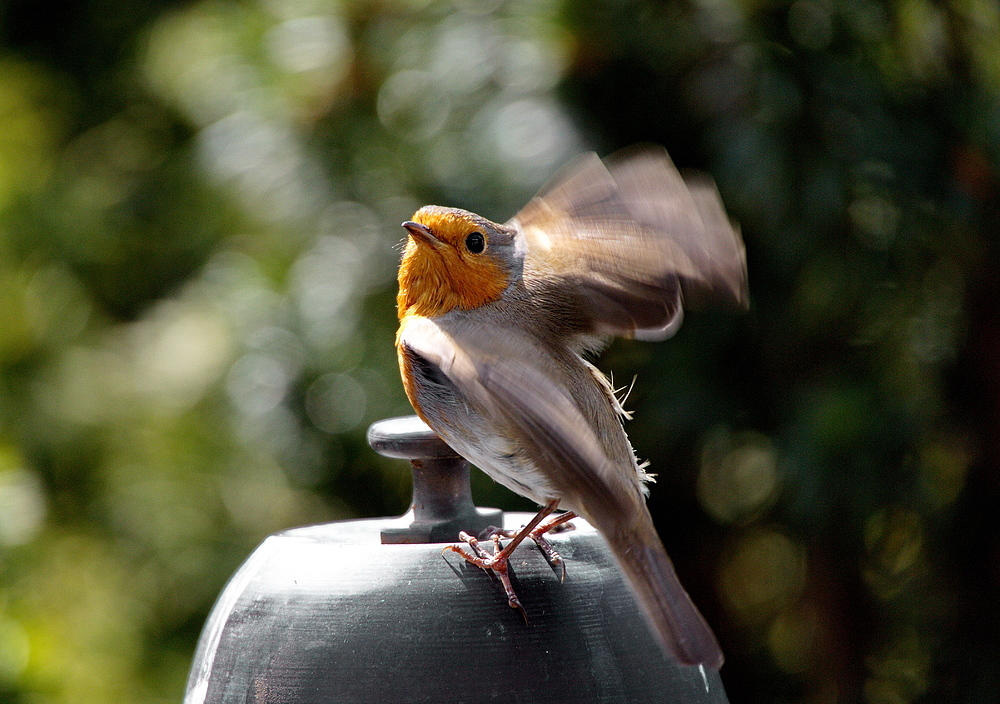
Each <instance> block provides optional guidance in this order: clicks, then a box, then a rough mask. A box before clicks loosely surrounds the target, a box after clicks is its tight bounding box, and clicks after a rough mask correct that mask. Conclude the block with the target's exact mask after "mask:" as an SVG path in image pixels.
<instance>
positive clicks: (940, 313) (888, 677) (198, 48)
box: [0, 0, 1000, 704]
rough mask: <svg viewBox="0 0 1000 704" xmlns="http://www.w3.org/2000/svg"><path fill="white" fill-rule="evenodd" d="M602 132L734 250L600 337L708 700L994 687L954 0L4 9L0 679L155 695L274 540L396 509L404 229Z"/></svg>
mask: <svg viewBox="0 0 1000 704" xmlns="http://www.w3.org/2000/svg"><path fill="white" fill-rule="evenodd" d="M634 142H656V143H661V144H663V145H665V146H666V147H667V148H668V150H670V152H671V154H672V155H673V157H674V160H675V161H676V162H677V164H678V165H679V166H681V167H683V168H694V169H700V170H704V171H707V172H709V173H710V174H712V175H713V176H714V178H715V179H716V181H717V182H718V185H719V188H720V190H721V192H722V195H723V198H724V200H725V202H726V204H727V207H728V208H729V211H730V213H731V215H732V216H733V218H734V219H736V220H737V221H739V222H740V223H741V226H742V229H743V234H744V238H745V240H746V244H747V252H748V260H749V269H750V284H751V288H750V290H751V299H752V301H751V308H750V311H749V312H748V313H746V314H743V315H738V314H733V313H728V312H718V311H714V312H713V311H706V312H692V313H691V314H689V315H688V316H687V319H686V320H685V324H684V326H683V327H682V329H681V331H680V332H679V333H678V334H677V336H676V337H675V338H674V339H673V340H671V341H669V342H667V343H662V344H656V345H651V344H643V343H636V342H624V341H619V342H616V343H615V344H614V345H613V346H612V347H611V348H610V349H609V350H608V351H607V352H606V354H605V355H604V357H603V360H602V361H601V364H602V367H603V368H605V369H606V370H609V371H612V372H613V373H614V376H615V379H616V380H617V382H618V383H619V384H621V383H623V382H624V383H626V384H627V383H628V382H629V381H630V380H631V379H632V378H633V376H636V377H637V381H636V384H635V388H634V390H633V392H632V394H631V397H630V399H629V402H628V404H627V405H628V407H630V408H631V410H633V411H634V413H635V417H636V420H635V421H634V422H632V423H630V424H629V426H628V429H629V431H630V434H631V436H632V438H633V441H634V444H635V445H636V449H637V452H638V454H639V456H640V457H641V458H646V459H649V460H650V461H651V463H652V469H653V471H655V472H657V474H658V482H657V483H656V484H655V485H654V486H653V491H652V496H651V499H650V506H651V509H652V511H653V513H654V516H655V518H656V520H657V523H658V526H659V528H660V532H661V534H662V536H663V539H664V542H665V543H666V544H667V547H668V549H669V550H670V552H671V554H672V555H673V556H674V557H675V560H676V562H677V564H678V570H679V571H680V573H681V575H682V577H683V579H684V581H685V583H686V584H687V585H688V587H689V589H690V591H691V592H692V593H693V594H694V596H695V599H696V601H697V602H698V603H699V604H700V605H701V606H702V607H703V610H704V611H705V613H706V615H707V616H708V618H709V621H710V622H711V623H712V624H713V625H714V627H715V628H716V630H717V632H718V634H719V636H720V639H721V640H722V642H723V647H724V650H725V651H726V654H727V662H726V665H725V667H724V669H723V671H722V674H723V679H724V681H725V683H726V685H727V689H728V692H729V695H730V698H731V700H732V701H733V702H734V703H735V702H823V703H826V702H855V701H865V702H885V703H887V704H897V703H899V704H905V703H908V702H918V701H926V702H931V701H933V702H985V701H997V700H998V698H1000V684H998V683H1000V633H998V625H1000V624H998V605H997V604H998V599H997V595H998V594H1000V589H998V587H1000V584H998V582H1000V536H998V528H997V525H998V524H997V521H996V519H995V511H996V507H997V500H998V498H1000V497H998V494H1000V482H998V475H997V466H998V453H1000V444H998V440H997V438H998V430H1000V414H998V409H1000V357H998V353H1000V318H998V315H997V313H998V310H997V309H998V300H1000V298H998V296H1000V285H998V277H997V274H996V271H995V269H994V266H995V263H996V261H997V258H996V254H997V252H996V247H997V237H996V236H997V231H998V218H997V202H998V201H997V163H998V160H1000V8H998V6H997V5H996V4H995V3H994V2H992V1H984V0H940V1H938V2H931V1H929V0H893V1H886V2H877V1H875V0H795V1H794V2H786V1H782V0H779V1H769V0H692V1H691V2H679V1H676V0H667V1H665V2H655V1H652V0H650V1H646V2H643V1H635V2H630V1H628V0H617V1H610V0H609V1H607V2H584V1H582V0H567V1H565V2H555V1H552V0H540V1H534V0H532V1H529V0H510V1H509V2H503V1H501V0H491V1H490V2H478V1H475V0H461V1H459V0H455V1H454V2H452V3H444V2H441V3H438V2H426V1H424V0H410V1H409V2H406V1H403V0H399V1H398V2H388V1H387V2H374V1H372V2H337V1H336V0H256V1H255V0H241V1H233V2H223V1H222V0H201V1H200V2H144V3H135V2H128V1H125V0H88V1H86V2H78V3H75V4H71V5H70V6H66V5H65V4H64V3H53V2H28V1H26V0H19V1H15V2H7V3H4V4H3V5H2V6H0V701H5V702H6V701H9V702H17V703H24V704H27V703H29V702H31V703H33V704H34V703H37V702H45V703H48V702H52V703H57V702H66V703H67V704H86V703H87V702H94V703H95V704H96V703H101V704H103V703H105V702H116V703H120V704H127V703H129V702H176V701H179V700H180V698H181V695H182V692H183V686H184V680H185V677H186V675H187V669H188V667H189V665H190V660H191V656H192V653H193V648H194V644H195V640H196V638H197V636H198V633H199V630H200V628H201V625H202V623H203V621H204V618H205V616H206V614H207V610H208V609H209V608H210V606H211V604H212V601H213V599H214V598H215V596H216V594H217V593H218V592H219V590H220V589H221V587H222V585H223V584H224V582H225V580H226V578H227V577H228V576H229V574H231V572H232V571H233V570H234V569H235V568H236V566H237V565H238V564H239V563H240V562H241V561H242V560H243V559H244V557H245V556H246V555H247V554H248V553H249V552H250V551H251V550H252V549H253V547H254V546H255V545H256V544H257V543H258V542H259V541H260V540H261V539H263V537H264V536H266V535H267V534H269V533H271V532H274V531H277V530H281V529H283V528H287V527H290V526H295V525H301V524H305V523H310V522H317V521H326V520H333V519H342V518H352V517H360V516H375V515H392V514H398V513H401V512H402V511H403V510H404V509H405V507H406V504H407V501H408V492H409V481H408V473H407V469H406V467H405V466H402V465H401V463H398V462H391V461H388V460H382V459H381V458H378V457H377V456H375V455H374V454H373V453H372V452H371V451H370V450H369V449H368V448H367V446H366V445H365V442H364V431H365V429H366V428H367V426H368V424H369V423H371V422H372V421H374V420H377V419H379V418H382V417H386V416H389V415H395V414H402V413H407V412H408V407H407V405H406V401H405V397H404V396H403V394H402V389H401V387H400V384H399V382H398V378H397V372H396V370H395V359H394V350H393V344H392V343H393V332H394V328H395V311H394V295H395V283H394V277H395V266H396V263H397V258H398V243H399V242H400V241H401V240H402V231H401V230H400V229H399V223H400V222H401V221H402V220H404V219H406V218H407V217H409V215H411V214H412V212H413V211H414V210H415V209H416V208H417V207H419V206H420V205H422V204H425V203H431V202H433V203H438V204H443V205H455V206H460V207H465V208H469V209H472V210H476V211H478V212H480V213H482V214H483V215H486V216H488V217H492V218H494V219H498V220H504V219H506V218H507V217H509V216H511V215H512V214H513V213H514V212H515V211H516V210H517V208H518V207H519V206H520V205H521V204H522V203H523V202H524V201H525V200H526V199H528V198H530V196H531V194H532V193H533V192H534V190H535V189H536V188H537V187H538V185H539V184H540V183H541V182H542V181H544V180H545V179H546V178H547V177H548V176H550V175H551V174H552V173H553V172H554V171H555V170H556V168H558V166H559V165H560V164H561V163H563V162H564V161H566V160H567V159H569V158H571V157H572V156H573V155H574V154H576V153H578V152H580V151H583V150H586V149H595V150H597V151H598V152H600V153H602V154H606V153H609V152H611V151H613V150H615V149H617V148H619V147H623V146H627V145H629V144H631V143H634ZM474 483H475V485H474V489H475V492H476V496H477V500H478V502H479V503H480V504H482V505H494V506H500V507H503V508H509V509H514V508H518V509H527V508H530V505H529V504H528V503H527V502H525V501H524V500H522V499H519V498H517V497H513V496H512V495H510V494H508V493H506V492H505V491H504V490H502V489H500V488H498V487H496V486H494V485H493V484H492V483H491V482H490V481H489V480H488V479H485V478H484V477H482V476H479V475H477V476H476V478H475V480H474Z"/></svg>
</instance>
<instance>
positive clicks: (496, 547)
mask: <svg viewBox="0 0 1000 704" xmlns="http://www.w3.org/2000/svg"><path fill="white" fill-rule="evenodd" d="M558 505H559V500H558V499H553V500H552V501H549V502H548V503H547V504H545V506H543V507H542V508H541V510H540V511H539V512H538V513H537V514H535V517H534V518H532V519H531V521H529V522H528V525H526V526H524V527H523V528H522V529H521V530H519V531H517V532H516V533H514V534H513V535H510V536H505V535H503V533H504V532H505V531H494V532H493V534H492V536H491V537H490V539H491V540H492V541H493V552H492V553H490V552H489V551H488V550H487V549H486V548H484V547H483V546H482V545H480V543H479V539H478V538H476V537H475V536H472V535H469V534H468V533H466V532H465V531H462V532H461V533H459V534H458V537H459V539H461V540H463V541H464V542H465V543H466V544H468V546H469V549H470V550H472V552H469V551H468V550H463V549H462V548H461V547H460V546H458V545H448V546H446V547H445V548H444V549H443V550H442V551H441V553H442V554H444V553H445V552H454V553H458V554H459V555H461V556H462V558H464V559H465V561H466V562H471V563H472V564H473V565H475V566H476V567H479V568H481V569H484V570H487V571H489V572H492V573H493V574H495V575H496V576H497V579H499V580H500V583H501V584H502V585H503V589H504V592H506V594H507V603H508V604H509V605H510V607H511V608H512V609H517V610H518V611H520V612H521V616H522V617H523V618H524V622H525V623H527V622H528V612H527V611H525V610H524V606H522V605H521V600H520V599H518V598H517V594H516V593H514V587H513V585H512V584H511V583H510V564H509V563H510V556H511V554H512V553H513V552H514V549H515V548H517V546H518V545H520V544H521V541H522V540H524V539H525V538H528V537H530V538H531V539H532V540H534V541H535V543H536V544H537V543H538V541H539V540H542V541H543V542H544V544H545V545H546V546H547V549H546V548H545V547H543V548H542V551H543V552H545V554H546V556H547V557H549V559H550V561H551V559H552V558H551V556H552V555H554V556H555V558H556V559H557V560H558V562H557V563H554V564H559V565H561V564H562V558H561V557H559V553H557V552H556V551H555V550H553V549H552V546H551V545H549V544H548V541H547V540H545V539H544V538H543V537H542V534H544V533H546V532H548V531H550V530H552V529H554V528H556V527H557V526H560V525H562V524H564V523H566V522H567V521H569V520H570V519H571V518H573V517H574V515H575V514H573V513H572V512H567V513H563V514H560V515H559V516H556V517H555V518H554V519H550V520H545V519H546V517H547V516H548V515H549V514H551V513H552V512H553V511H555V510H556V507H557V506H558ZM503 537H510V542H509V543H507V545H506V546H502V545H501V544H500V539H501V538H503ZM539 547H541V545H540V544H539ZM563 571H564V572H565V567H563Z"/></svg>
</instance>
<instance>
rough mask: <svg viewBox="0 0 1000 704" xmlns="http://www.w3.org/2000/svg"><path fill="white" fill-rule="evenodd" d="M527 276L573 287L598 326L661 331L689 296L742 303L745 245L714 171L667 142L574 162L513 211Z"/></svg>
mask: <svg viewBox="0 0 1000 704" xmlns="http://www.w3.org/2000/svg"><path fill="white" fill-rule="evenodd" d="M511 224H513V225H515V226H516V227H518V228H519V230H520V232H521V233H522V235H523V237H524V240H525V252H526V254H525V267H524V277H525V281H526V283H529V282H530V283H533V284H534V285H537V286H543V287H544V286H547V285H554V286H562V287H569V288H571V289H572V292H573V294H575V295H573V296H571V297H570V300H572V301H573V302H574V304H575V305H579V306H580V308H582V309H583V311H584V315H585V316H586V317H587V318H588V319H589V320H590V322H591V324H592V325H593V327H594V330H595V332H598V333H600V334H617V335H625V336H637V337H640V338H644V339H664V338H666V337H669V335H670V334H672V333H673V331H674V330H675V329H676V327H677V325H678V324H679V322H680V316H681V310H682V299H683V303H684V304H686V305H704V304H706V303H709V302H720V303H730V304H736V305H740V306H745V305H746V303H747V276H746V254H745V251H744V247H743V241H742V238H741V237H740V234H739V230H738V229H737V228H736V227H734V226H733V224H732V223H731V222H730V221H729V219H728V217H727V216H726V213H725V211H724V209H723V207H722V202H721V199H720V198H719V194H718V191H717V190H716V189H715V186H714V184H712V182H711V180H709V179H707V178H706V177H702V176H693V177H689V178H688V179H687V180H685V179H684V178H683V177H682V176H681V174H680V173H679V172H678V171H677V169H676V168H675V167H674V165H673V163H672V162H671V160H670V157H669V156H668V155H667V152H666V150H664V149H663V148H661V147H652V146H644V147H636V148H632V149H629V150H625V151H623V152H619V153H618V154H615V155H612V156H611V157H609V158H608V159H607V160H606V161H604V162H602V161H601V160H600V159H599V158H598V157H597V156H596V155H595V154H587V155H584V156H582V157H580V158H579V159H577V161H575V162H573V163H572V164H570V165H569V166H568V167H567V168H566V169H565V170H564V171H563V172H561V173H560V174H559V175H557V176H556V177H555V178H554V179H553V181H552V182H550V184H549V185H547V186H546V187H544V188H543V189H542V190H541V191H540V192H539V194H538V195H537V196H536V197H535V198H534V199H533V200H532V201H531V202H530V203H528V204H527V205H526V206H525V207H524V208H523V209H522V210H521V211H520V212H519V213H518V214H517V216H515V218H513V220H512V221H511Z"/></svg>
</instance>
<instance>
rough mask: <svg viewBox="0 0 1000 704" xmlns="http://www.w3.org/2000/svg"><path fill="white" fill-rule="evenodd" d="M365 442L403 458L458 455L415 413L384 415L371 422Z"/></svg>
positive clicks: (418, 458) (387, 455)
mask: <svg viewBox="0 0 1000 704" xmlns="http://www.w3.org/2000/svg"><path fill="white" fill-rule="evenodd" d="M368 444H369V445H371V448H372V449H373V450H375V452H377V453H379V454H380V455H382V456H384V457H395V458H397V459H403V460H431V459H444V458H448V457H458V456H459V455H458V453H457V452H455V451H454V450H452V449H451V447H449V446H448V444H447V443H446V442H445V441H444V440H442V439H441V438H439V437H438V436H437V434H435V432H434V431H433V430H431V429H430V428H429V427H428V426H427V424H426V423H424V422H423V421H422V420H420V418H418V417H417V416H401V417H399V418H386V419H385V420H380V421H377V422H375V423H372V424H371V427H369V428H368Z"/></svg>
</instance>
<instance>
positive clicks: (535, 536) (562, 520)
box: [493, 511, 576, 582]
mask: <svg viewBox="0 0 1000 704" xmlns="http://www.w3.org/2000/svg"><path fill="white" fill-rule="evenodd" d="M574 518H576V514H575V513H573V512H572V511H566V512H565V513H560V514H559V515H558V516H549V517H548V518H546V519H545V521H544V522H542V523H540V524H539V525H538V526H536V527H535V529H534V530H532V531H531V532H530V533H528V537H529V538H531V539H532V540H533V541H535V545H537V546H538V549H539V550H541V551H542V554H543V555H545V559H546V560H548V562H549V564H550V565H552V566H553V567H559V568H561V574H560V576H559V581H560V582H561V581H563V580H565V579H566V563H565V562H564V561H563V559H562V555H560V554H559V553H558V552H556V549H555V548H554V547H552V543H550V542H549V541H548V539H547V538H546V537H545V534H546V533H548V532H550V531H553V530H554V531H555V532H557V533H558V532H561V531H563V530H572V529H573V526H572V524H570V525H567V524H568V523H569V522H570V521H572V520H573V519H574ZM497 533H499V534H500V535H502V536H503V537H505V538H513V537H514V536H515V535H517V533H518V531H513V530H500V529H497V530H495V531H493V534H494V535H495V534H497Z"/></svg>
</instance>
